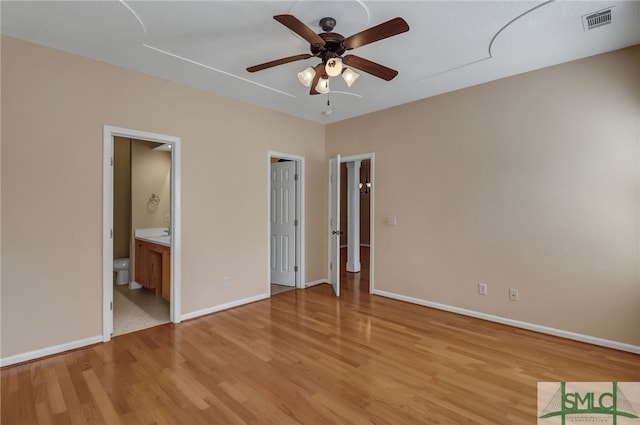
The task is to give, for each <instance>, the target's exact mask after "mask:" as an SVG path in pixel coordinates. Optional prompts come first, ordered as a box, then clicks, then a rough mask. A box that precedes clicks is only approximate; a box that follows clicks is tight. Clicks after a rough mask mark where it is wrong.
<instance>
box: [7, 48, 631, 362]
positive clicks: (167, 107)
mask: <svg viewBox="0 0 640 425" xmlns="http://www.w3.org/2000/svg"><path fill="white" fill-rule="evenodd" d="M1 60H2V74H1V78H2V85H1V86H2V93H1V95H2V98H1V101H2V106H3V108H2V117H1V120H2V124H3V127H2V156H1V161H2V162H1V177H0V179H1V182H2V203H1V208H2V210H1V215H0V217H1V220H2V222H1V228H2V234H1V246H2V258H1V266H0V267H1V269H0V270H1V275H0V279H1V283H2V300H1V303H2V304H1V312H0V323H1V325H2V329H1V341H0V342H1V352H0V356H1V357H2V358H5V357H8V356H13V355H17V354H21V353H25V352H27V351H30V350H37V349H42V348H47V347H51V346H55V345H58V344H64V343H68V342H73V341H78V340H82V339H84V338H90V337H94V336H97V335H100V334H101V332H102V323H101V309H102V295H101V290H102V282H101V256H102V252H101V249H102V248H101V247H102V239H101V237H102V230H101V228H102V155H103V153H102V128H103V125H105V124H107V125H113V126H119V127H125V128H131V129H135V130H141V131H148V132H154V133H161V134H167V135H172V136H179V137H181V138H182V205H181V207H182V231H183V235H182V236H183V237H182V239H183V242H182V270H183V274H182V285H183V288H182V289H183V294H182V306H181V307H182V313H183V314H187V313H190V312H194V311H198V310H201V309H206V308H210V307H213V306H217V305H221V304H224V303H228V302H233V301H237V300H241V299H244V298H247V297H251V296H255V295H258V294H261V293H264V292H265V291H266V282H267V278H268V273H267V256H266V255H267V254H266V251H267V233H268V232H267V230H268V229H267V220H266V207H267V194H266V187H267V176H268V173H267V171H268V161H267V152H268V151H269V150H273V151H278V152H287V153H290V154H295V155H301V156H304V157H305V166H306V205H305V211H306V217H305V218H306V220H307V223H306V242H307V246H306V249H307V250H306V258H307V261H306V276H305V281H307V282H309V281H314V280H318V279H323V278H326V264H327V262H326V253H327V245H326V234H327V226H326V221H327V220H326V212H327V184H326V181H327V166H326V158H328V157H330V156H333V155H334V154H336V153H340V154H343V155H348V154H359V153H367V152H375V153H376V164H375V166H376V176H375V178H376V187H375V190H376V194H375V199H376V205H375V217H376V223H375V230H376V234H375V241H376V258H375V267H376V269H375V273H376V274H375V277H376V288H377V289H380V290H384V291H389V292H393V293H396V294H401V295H406V296H410V297H415V298H418V299H423V300H429V301H434V302H439V303H444V304H448V305H451V306H458V307H462V308H467V309H471V310H475V311H478V312H485V313H488V314H493V315H497V316H503V317H508V318H513V319H517V320H522V321H526V322H531V323H534V324H539V325H544V326H550V327H554V328H558V329H563V330H568V331H574V332H579V333H583V334H587V335H591V336H595V337H602V338H605V339H609V340H614V341H620V342H624V343H629V344H636V345H640V335H639V332H640V331H639V329H640V326H638V324H639V323H640V316H639V314H640V313H639V311H640V284H639V277H638V276H639V273H640V265H639V264H638V254H639V249H640V246H639V241H640V226H639V224H638V223H639V221H640V210H639V206H640V202H639V197H640V183H639V180H640V178H639V163H640V152H639V147H638V145H639V143H640V140H639V139H640V128H639V127H640V125H639V116H640V81H639V79H638V77H637V76H638V75H640V47H636V48H635V49H627V50H623V51H618V52H613V53H610V54H605V55H601V56H597V57H593V58H589V59H585V60H581V61H577V62H573V63H569V64H564V65H560V66H556V67H553V68H548V69H544V70H540V71H536V72H533V73H528V74H524V75H520V76H516V77H512V78H508V79H505V80H501V81H497V82H493V83H489V84H484V85H481V86H476V87H473V88H469V89H465V90H461V91H458V92H454V93H450V94H446V95H442V96H438V97H435V98H431V99H427V100H423V101H420V102H415V103H412V104H409V105H405V106H401V107H398V108H394V109H391V110H387V111H383V112H379V113H375V114H371V115H368V116H364V117H360V118H355V119H352V120H349V121H345V122H342V123H338V124H333V125H330V126H327V127H323V126H321V125H319V124H315V123H311V122H307V121H304V120H300V119H297V118H293V117H289V116H286V115H283V114H280V113H277V112H273V111H269V110H266V109H262V108H259V107H255V106H251V105H248V104H244V103H241V102H237V101H233V100H230V99H227V98H223V97H220V96H215V95H211V94H207V93H204V92H202V91H199V90H195V89H192V88H189V87H185V86H181V85H178V84H174V83H170V82H167V81H164V80H160V79H157V78H153V77H149V76H147V75H143V74H140V73H136V72H132V71H128V70H124V69H122V68H117V67H114V66H110V65H106V64H104V63H100V62H96V61H93V60H89V59H84V58H80V57H77V56H74V55H71V54H67V53H63V52H60V51H56V50H52V49H48V48H45V47H41V46H36V45H33V44H30V43H26V42H22V41H19V40H15V39H12V38H8V37H3V38H2V59H1ZM212 78H218V76H216V75H212ZM247 123H251V125H247ZM407 193H410V196H407ZM388 215H396V216H397V217H398V226H395V227H390V226H386V225H385V218H386V216H388ZM42 217H46V220H43V219H42ZM222 276H229V277H230V282H231V287H229V288H224V289H223V288H222V285H221V279H222ZM480 281H481V282H485V283H487V284H488V285H489V295H487V296H485V297H481V296H478V295H476V293H477V283H478V282H480ZM510 287H515V288H518V289H519V290H520V298H521V300H520V301H518V302H516V303H514V302H509V301H508V300H507V290H508V288H510Z"/></svg>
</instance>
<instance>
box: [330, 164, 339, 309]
mask: <svg viewBox="0 0 640 425" xmlns="http://www.w3.org/2000/svg"><path fill="white" fill-rule="evenodd" d="M341 233H342V230H340V155H338V156H337V157H335V158H332V159H330V160H329V281H330V283H331V285H332V286H333V290H334V292H335V293H336V296H337V297H339V296H340V234H341Z"/></svg>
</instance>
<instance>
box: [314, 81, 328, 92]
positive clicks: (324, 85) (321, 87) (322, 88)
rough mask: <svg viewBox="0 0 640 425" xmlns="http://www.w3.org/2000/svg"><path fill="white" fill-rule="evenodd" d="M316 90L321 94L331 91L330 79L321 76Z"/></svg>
mask: <svg viewBox="0 0 640 425" xmlns="http://www.w3.org/2000/svg"><path fill="white" fill-rule="evenodd" d="M316 91H317V92H318V93H321V94H325V93H329V79H328V78H320V80H319V81H318V84H317V85H316Z"/></svg>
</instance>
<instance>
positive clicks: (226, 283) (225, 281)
mask: <svg viewBox="0 0 640 425" xmlns="http://www.w3.org/2000/svg"><path fill="white" fill-rule="evenodd" d="M229 286H231V284H230V283H229V278H228V277H227V276H225V277H223V278H222V287H223V288H228V287H229Z"/></svg>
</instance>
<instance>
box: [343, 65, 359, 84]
mask: <svg viewBox="0 0 640 425" xmlns="http://www.w3.org/2000/svg"><path fill="white" fill-rule="evenodd" d="M359 77H360V74H358V73H357V72H354V71H352V70H350V69H349V68H344V69H343V70H342V79H343V80H344V82H345V83H347V87H351V84H353V83H354V82H355V81H356V80H357V79H358V78H359Z"/></svg>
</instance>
